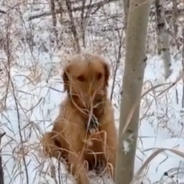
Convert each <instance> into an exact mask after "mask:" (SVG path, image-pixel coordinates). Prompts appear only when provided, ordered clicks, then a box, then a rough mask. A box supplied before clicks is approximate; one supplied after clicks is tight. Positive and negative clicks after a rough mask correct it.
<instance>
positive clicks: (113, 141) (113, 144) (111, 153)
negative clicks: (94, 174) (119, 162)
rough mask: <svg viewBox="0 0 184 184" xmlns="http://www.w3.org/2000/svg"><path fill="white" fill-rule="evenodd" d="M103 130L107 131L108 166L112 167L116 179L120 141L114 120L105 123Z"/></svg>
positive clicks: (106, 151) (105, 148)
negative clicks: (118, 142)
mask: <svg viewBox="0 0 184 184" xmlns="http://www.w3.org/2000/svg"><path fill="white" fill-rule="evenodd" d="M101 130H102V131H104V133H105V139H104V152H105V157H106V160H107V163H108V168H110V173H111V175H112V177H113V179H114V177H115V163H116V151H117V141H118V138H117V131H116V128H115V124H114V122H113V121H112V122H106V123H105V124H104V125H102V127H101Z"/></svg>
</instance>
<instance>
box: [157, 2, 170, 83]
mask: <svg viewBox="0 0 184 184" xmlns="http://www.w3.org/2000/svg"><path fill="white" fill-rule="evenodd" d="M155 8H156V15H157V20H156V21H157V34H158V39H157V41H158V53H159V54H162V58H163V63H164V69H165V79H167V78H168V77H169V76H170V74H171V69H170V67H171V55H170V48H169V32H168V30H167V27H166V24H165V11H164V1H163V0H156V1H155Z"/></svg>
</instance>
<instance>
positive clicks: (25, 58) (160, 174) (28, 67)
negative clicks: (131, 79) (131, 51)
mask: <svg viewBox="0 0 184 184" xmlns="http://www.w3.org/2000/svg"><path fill="white" fill-rule="evenodd" d="M29 2H30V4H29V5H28V4H27V5H25V4H24V3H20V4H16V3H15V1H7V2H3V3H2V9H3V10H7V11H8V12H9V16H10V17H11V20H9V19H8V17H7V16H6V15H1V14H0V32H1V34H0V39H3V44H2V45H3V46H2V48H0V69H2V72H0V75H1V77H0V89H1V90H0V97H1V98H0V122H1V124H0V131H1V132H6V135H5V136H4V137H3V138H2V141H1V149H2V153H1V154H2V159H3V165H4V179H5V183H6V184H32V183H34V184H38V183H39V184H40V183H49V184H52V183H53V184H54V183H58V184H59V183H66V179H67V183H72V182H71V181H72V180H73V178H72V177H71V176H70V175H69V174H68V173H67V172H66V169H65V167H64V166H63V165H61V166H60V170H59V171H58V167H59V166H58V163H57V162H56V160H55V159H48V158H45V157H44V156H43V155H42V153H41V151H40V146H39V144H38V143H39V138H40V137H41V135H42V134H43V133H44V132H45V131H47V130H50V129H51V128H52V124H51V123H52V121H53V120H54V119H55V118H56V116H57V113H58V107H59V104H60V103H61V101H62V100H63V99H64V98H65V96H66V94H65V93H64V92H63V84H62V80H61V72H62V65H63V63H64V62H65V57H66V56H67V55H68V54H70V53H72V50H71V49H70V48H71V42H70V40H69V38H70V36H69V34H68V32H67V31H68V28H67V26H65V25H64V26H59V25H58V28H59V29H58V32H59V33H60V34H61V39H62V43H61V46H60V47H61V48H60V49H57V47H56V43H54V42H53V40H54V39H55V37H54V34H53V32H52V31H51V27H52V20H51V17H50V16H49V17H44V18H38V19H34V20H32V21H31V22H30V21H28V18H29V17H30V16H33V15H37V14H40V13H42V12H47V11H48V10H49V4H48V2H46V1H43V0H42V1H41V0H40V1H39V2H37V3H35V5H33V2H31V1H29ZM6 3H7V4H6ZM8 3H9V4H8ZM14 3H15V4H14ZM31 3H32V4H31ZM118 6H119V4H118ZM118 6H117V5H115V4H113V5H112V6H111V7H108V6H105V8H104V9H103V11H100V13H99V14H98V16H94V17H92V18H91V19H90V20H89V22H90V21H91V22H90V23H89V25H90V26H88V27H87V28H86V30H87V31H86V37H87V40H88V41H87V48H88V50H90V51H97V50H98V52H99V53H100V54H102V55H104V56H105V57H106V58H107V60H108V61H109V63H110V64H111V69H112V72H113V71H114V70H115V67H116V64H117V60H118V44H119V42H120V41H119V40H120V39H122V40H123V41H124V35H123V36H122V37H118V35H119V34H116V33H115V30H114V29H115V28H119V27H121V26H122V22H121V21H120V20H117V21H116V22H114V21H115V20H109V17H110V12H111V13H112V14H116V12H118V11H119V9H120V8H118ZM10 7H14V8H12V9H11V11H10ZM16 7H17V9H16ZM104 12H105V13H104ZM119 12H120V13H119V14H120V15H121V11H119ZM76 14H77V13H76ZM104 14H105V15H106V16H104ZM102 15H103V16H102ZM100 16H101V19H100V18H99V17H100ZM66 19H67V18H66ZM7 20H9V21H10V22H9V25H10V27H9V28H8V29H10V30H11V33H13V34H11V38H10V40H11V44H10V50H11V58H10V63H11V65H10V66H9V65H8V58H7V54H6V52H5V51H4V49H3V48H4V47H5V44H6V42H5V40H6V39H5V38H6V33H7V30H6V29H5V25H7ZM104 21H106V23H108V26H106V25H105V23H104V24H103V22H104ZM110 24H111V25H110ZM115 24H116V25H115ZM112 25H113V26H114V27H115V28H112V27H113V26H112ZM103 29H107V30H111V29H112V30H111V31H107V32H104V31H102V30H103ZM99 33H100V36H99ZM29 39H30V40H31V39H32V41H33V43H32V42H31V41H30V40H29ZM0 41H1V40H0ZM31 44H32V45H31ZM45 48H46V49H45ZM86 50H87V49H86ZM121 54H122V57H121V59H120V64H118V65H119V66H118V70H117V75H116V79H115V81H116V83H115V87H114V93H113V103H114V109H115V120H116V127H117V129H118V121H119V106H120V90H121V86H122V84H121V79H122V76H123V64H122V63H123V60H124V57H123V56H124V49H122V50H121ZM172 69H173V73H172V75H171V76H170V77H169V79H167V81H165V80H164V77H163V72H164V70H163V65H162V61H161V59H160V58H159V57H158V56H156V55H149V57H148V61H147V67H146V71H145V79H144V86H143V92H145V91H146V90H148V89H149V88H151V87H153V86H156V85H158V84H166V83H170V84H171V83H173V82H175V81H176V79H177V78H178V76H179V74H180V72H181V71H182V64H181V58H180V57H177V59H176V58H172ZM9 70H10V76H11V81H10V80H9V78H8V71H9ZM113 74H114V73H113ZM112 76H113V75H112ZM112 76H111V79H110V86H109V95H110V93H111V91H112V83H113V81H112V80H113V77H112ZM168 87H169V85H163V86H160V87H158V88H156V89H153V90H151V91H150V92H149V93H148V94H147V95H146V96H144V97H143V99H142V101H141V110H140V127H139V139H138V144H137V157H136V160H135V173H136V172H137V171H138V169H139V168H140V167H141V166H142V164H143V163H144V162H145V160H146V159H147V158H148V157H149V156H150V155H151V153H153V151H154V149H156V148H173V149H177V150H180V151H181V152H184V132H183V126H184V122H183V112H184V109H183V108H184V107H182V95H183V91H182V90H183V83H182V80H180V81H178V82H177V83H176V84H175V85H173V86H172V87H171V88H169V90H165V91H164V92H163V93H162V94H161V92H162V91H163V90H164V89H166V88H168ZM21 142H22V143H23V144H21ZM127 143H128V142H125V141H124V145H125V147H126V151H127V154H128V148H129V147H128V144H127ZM54 168H55V171H54ZM164 173H167V176H164ZM183 173H184V160H183V158H182V157H180V156H177V155H176V154H174V153H171V152H169V151H165V152H164V153H161V154H159V155H158V156H156V157H155V158H154V159H153V160H152V161H151V163H150V164H149V167H147V168H146V170H145V171H144V173H143V174H142V176H141V177H142V181H143V182H144V183H145V184H147V183H154V182H161V183H174V182H176V181H178V182H184V177H183ZM89 176H90V178H91V182H92V183H97V181H99V182H98V183H112V181H111V180H110V179H108V178H107V176H105V177H104V178H97V177H95V176H94V175H93V173H89Z"/></svg>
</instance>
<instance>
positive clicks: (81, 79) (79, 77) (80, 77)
mask: <svg viewBox="0 0 184 184" xmlns="http://www.w3.org/2000/svg"><path fill="white" fill-rule="evenodd" d="M77 79H78V80H79V81H81V82H84V81H85V78H84V76H82V75H80V76H78V77H77Z"/></svg>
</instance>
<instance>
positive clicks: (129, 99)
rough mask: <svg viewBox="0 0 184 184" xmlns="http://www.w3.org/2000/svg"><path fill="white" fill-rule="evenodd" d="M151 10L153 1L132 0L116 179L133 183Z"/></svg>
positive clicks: (119, 182)
mask: <svg viewBox="0 0 184 184" xmlns="http://www.w3.org/2000/svg"><path fill="white" fill-rule="evenodd" d="M149 12H150V1H148V0H130V7H129V14H128V21H127V35H126V55H125V70H124V71H125V72H124V76H123V93H122V100H121V107H120V111H121V113H120V126H119V138H118V139H119V140H118V151H117V159H116V171H115V183H116V184H130V182H131V180H132V178H133V174H134V159H135V152H136V145H137V134H138V122H139V106H140V105H139V104H140V96H141V92H142V84H143V78H144V70H145V66H146V59H145V43H146V35H147V27H148V17H149ZM135 103H137V104H138V105H137V107H136V108H135V111H134V113H133V116H132V118H131V120H130V122H129V124H128V125H127V128H126V131H125V133H123V134H122V131H123V129H124V128H125V126H126V121H127V118H129V113H130V111H131V109H132V107H133V106H134V105H135Z"/></svg>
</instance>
